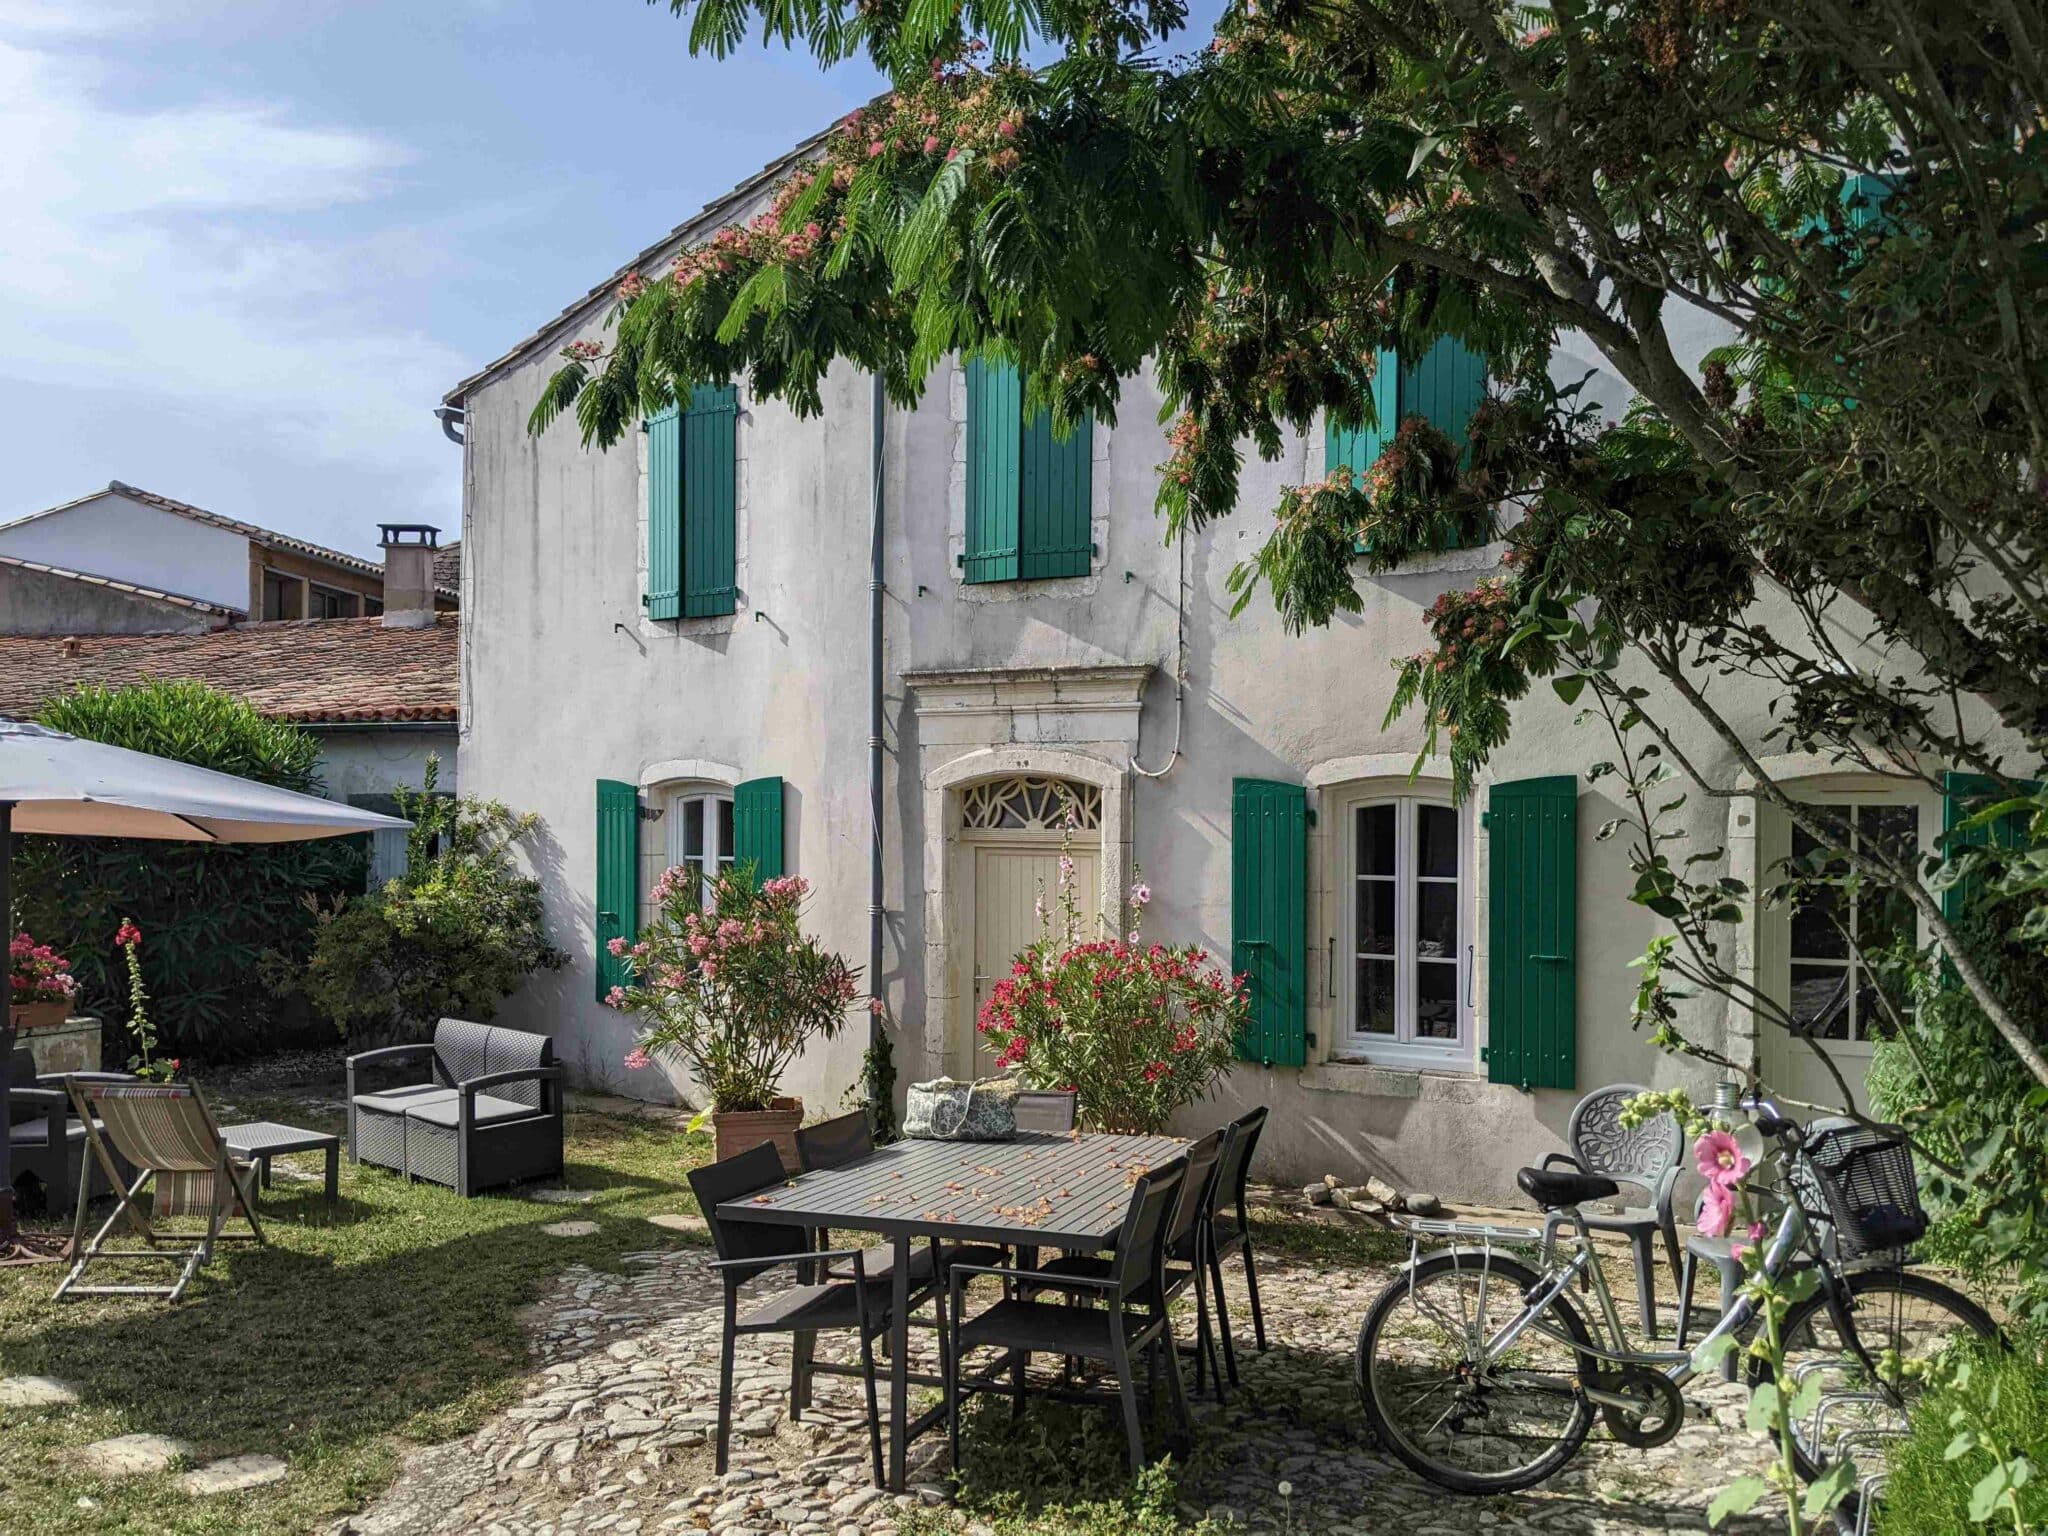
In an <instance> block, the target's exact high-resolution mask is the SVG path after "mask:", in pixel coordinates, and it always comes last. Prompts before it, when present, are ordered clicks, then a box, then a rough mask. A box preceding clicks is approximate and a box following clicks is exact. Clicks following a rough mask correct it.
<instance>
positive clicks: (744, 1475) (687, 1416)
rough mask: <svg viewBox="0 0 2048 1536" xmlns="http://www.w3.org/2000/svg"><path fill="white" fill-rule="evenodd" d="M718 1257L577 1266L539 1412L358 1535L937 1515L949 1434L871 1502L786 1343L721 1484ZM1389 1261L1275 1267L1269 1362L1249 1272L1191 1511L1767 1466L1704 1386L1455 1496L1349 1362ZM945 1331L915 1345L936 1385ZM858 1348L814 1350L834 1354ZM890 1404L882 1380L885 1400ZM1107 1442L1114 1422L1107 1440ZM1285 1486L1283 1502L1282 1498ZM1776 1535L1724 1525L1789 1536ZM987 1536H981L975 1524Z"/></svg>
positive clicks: (1673, 1495)
mask: <svg viewBox="0 0 2048 1536" xmlns="http://www.w3.org/2000/svg"><path fill="white" fill-rule="evenodd" d="M704 1258H705V1250H704V1249H703V1248H702V1247H695V1248H686V1249H682V1250H680V1251H650V1252H646V1253H640V1254H634V1255H630V1256H628V1260H627V1262H628V1265H629V1272H628V1273H627V1274H626V1275H623V1276H618V1275H600V1274H595V1273H592V1272H590V1271H587V1270H583V1269H582V1268H580V1267H577V1268H573V1269H571V1270H570V1271H568V1272H567V1273H566V1274H564V1275H563V1276H561V1277H559V1278H558V1280H557V1281H556V1283H555V1285H554V1287H553V1289H552V1290H551V1292H550V1293H549V1294H548V1296H547V1297H546V1299H545V1300H544V1301H543V1302H542V1303H541V1304H540V1305H539V1306H537V1307H536V1308H535V1309H534V1310H533V1312H532V1313H531V1314H530V1320H529V1326H530V1327H531V1328H532V1330H533V1347H534V1357H535V1364H536V1374H535V1376H534V1377H533V1379H532V1381H531V1383H530V1385H529V1391H528V1395H527V1396H526V1398H525V1399H524V1400H523V1401H521V1402H520V1403H518V1404H516V1405H514V1406H513V1407H511V1408H510V1409H508V1410H507V1411H506V1412H505V1413H503V1414H502V1415H500V1416H499V1417H498V1418H496V1419H494V1420H493V1421H491V1422H490V1423H489V1424H487V1425H485V1426H484V1427H483V1428H482V1429H480V1430H478V1431H477V1432H476V1433H475V1434H474V1435H472V1436H470V1437H469V1438H468V1439H467V1440H463V1441H459V1442H455V1443H453V1444H451V1445H445V1446H437V1447H434V1448H432V1449H429V1450H426V1451H422V1452H419V1453H417V1454H416V1455H415V1456H414V1457H413V1458H412V1460H411V1461H410V1462H409V1463H408V1465H407V1467H406V1469H405V1471H404V1473H403V1474H402V1475H401V1477H400V1479H399V1481H398V1484H397V1485H396V1486H395V1487H394V1488H393V1489H392V1490H391V1491H390V1493H389V1494H388V1495H387V1496H386V1497H384V1498H383V1499H381V1500H379V1501H378V1502H377V1503H376V1504H375V1505H374V1506H372V1508H371V1509H369V1510H366V1511H364V1512H363V1513H361V1514H358V1515H355V1516H353V1517H351V1518H350V1519H348V1520H346V1521H343V1522H341V1523H340V1524H338V1525H337V1526H335V1527H333V1528H332V1530H333V1531H334V1532H335V1533H337V1536H338V1533H341V1532H347V1533H350V1536H399V1533H401V1532H402V1533H408V1536H409V1533H412V1532H420V1533H424V1536H579V1533H585V1532H588V1533H593V1536H595V1533H600V1532H603V1533H615V1536H685V1533H695V1532H699V1531H708V1532H710V1533H711V1536H743V1533H750V1532H751V1533H756V1536H894V1533H895V1531H896V1529H897V1524H898V1522H899V1521H900V1520H901V1519H902V1517H903V1515H904V1513H905V1512H906V1511H907V1510H908V1509H910V1508H911V1507H913V1506H915V1505H916V1504H918V1503H921V1502H925V1503H937V1502H942V1501H943V1500H944V1499H945V1497H946V1494H945V1487H944V1479H945V1475H946V1472H947V1470H948V1468H947V1463H946V1460H945V1439H944V1436H943V1435H928V1436H927V1437H925V1438H924V1439H923V1440H920V1441H919V1442H918V1443H917V1445H916V1446H915V1447H913V1451H912V1463H911V1482H912V1484H913V1491H912V1492H911V1493H907V1494H902V1495H891V1494H886V1493H882V1492H880V1491H879V1490H876V1489H874V1488H872V1487H870V1486H869V1481H868V1469H867V1435H866V1429H865V1421H864V1418H863V1414H862V1405H861V1399H860V1388H859V1383H858V1382H857V1381H855V1380H851V1379H844V1378H833V1377H823V1378H819V1379H818V1380H817V1381H816V1383H815V1395H814V1399H813V1403H812V1405H811V1406H810V1407H809V1408H807V1409H806V1410H805V1411H804V1413H803V1416H802V1420H801V1422H796V1423H792V1422H791V1421H790V1418H789V1414H788V1402H787V1398H788V1386H789V1353H788V1350H789V1341H788V1339H786V1338H782V1337H776V1336H765V1337H754V1338H743V1339H741V1340H740V1341H739V1345H738V1349H737V1351H736V1362H737V1363H736V1372H735V1391H734V1419H733V1422H734V1439H733V1455H732V1470H731V1471H729V1472H728V1473H727V1474H726V1475H725V1476H724V1477H723V1478H719V1477H717V1476H716V1475H714V1473H713V1472H712V1456H711V1447H710V1445H709V1443H708V1440H709V1436H710V1435H711V1433H712V1431H713V1430H714V1428H715V1425H716V1419H717V1381H718V1350H719V1339H718V1325H719V1313H720V1307H719V1298H720V1287H719V1282H718V1280H717V1278H716V1276H714V1275H712V1274H711V1273H709V1272H708V1271H706V1270H705V1268H704V1262H703V1261H704ZM1391 1274H1392V1271H1391V1270H1390V1269H1388V1268H1386V1267H1384V1266H1344V1267H1336V1266H1330V1265H1314V1264H1301V1263H1286V1262H1281V1261H1278V1260H1274V1261H1271V1262H1268V1263H1266V1264H1264V1265H1262V1266H1261V1270H1260V1291H1261V1297H1262V1300H1263V1301H1264V1303H1265V1315H1266V1324H1267V1333H1268V1337H1269V1340H1270V1342H1271V1345H1272V1348H1271V1349H1270V1350H1269V1351H1268V1352H1267V1353H1265V1354H1263V1355H1260V1354H1257V1353H1256V1352H1254V1350H1253V1349H1252V1346H1251V1341H1250V1337H1249V1332H1250V1330H1249V1327H1248V1326H1247V1322H1246V1320H1247V1319H1248V1318H1249V1315H1250V1313H1249V1308H1248V1297H1247V1295H1246V1294H1245V1290H1244V1284H1243V1273H1242V1270H1241V1269H1233V1271H1232V1274H1231V1276H1230V1277H1229V1279H1228V1282H1227V1297H1228V1300H1229V1303H1230V1306H1231V1309H1232V1315H1233V1318H1234V1320H1235V1321H1236V1323H1237V1333H1238V1336H1239V1338H1240V1341H1241V1342H1242V1344H1243V1349H1242V1352H1241V1353H1240V1355H1239V1364H1240V1368H1241V1372H1242V1376H1243V1382H1242V1385H1241V1387H1240V1388H1239V1389H1238V1390H1237V1391H1235V1392H1234V1393H1233V1394H1232V1396H1231V1399H1230V1401H1229V1402H1228V1403H1227V1404H1225V1405H1221V1406H1219V1405H1217V1404H1216V1403H1215V1402H1214V1401H1213V1400H1208V1399H1204V1400H1198V1401H1197V1403H1196V1405H1195V1412H1196V1432H1197V1437H1198V1441H1199V1444H1200V1447H1201V1450H1200V1454H1199V1455H1198V1456H1197V1458H1196V1460H1195V1462H1194V1463H1193V1465H1191V1466H1190V1467H1189V1469H1188V1471H1187V1472H1186V1473H1185V1474H1184V1475H1183V1477H1182V1480H1181V1487H1182V1492H1183V1496H1184V1500H1185V1504H1186V1508H1187V1511H1188V1513H1189V1514H1190V1515H1191V1516H1200V1515H1202V1514H1209V1515H1213V1516H1214V1517H1215V1518H1216V1519H1217V1520H1218V1521H1220V1522H1223V1523H1226V1524H1230V1523H1235V1524H1238V1525H1242V1526H1244V1527H1246V1528H1248V1529H1249V1530H1253V1531H1275V1532H1279V1531H1292V1532H1316V1533H1318V1536H1323V1533H1328V1536H1367V1533H1384V1532H1388V1531H1399V1532H1401V1533H1402V1536H1474V1533H1475V1532H1480V1531H1485V1532H1492V1531H1496V1530H1497V1531H1501V1532H1509V1531H1516V1532H1537V1533H1546V1536H1650V1533H1652V1532H1656V1533H1663V1532H1666V1531H1673V1530H1678V1531H1704V1530H1705V1529H1706V1518H1705V1509H1706V1505H1707V1502H1708V1500H1709V1499H1711V1498H1712V1496H1713V1494H1714V1492H1715V1491H1716V1490H1717V1489H1718V1488H1720V1487H1721V1486H1723V1485H1724V1484H1725V1483H1727V1482H1728V1481H1730V1480H1731V1479H1732V1478H1733V1477H1735V1476H1737V1475H1739V1474H1740V1473H1742V1472H1748V1471H1757V1470H1761V1468H1762V1467H1763V1466H1764V1465H1765V1464H1766V1463H1767V1461H1768V1459H1769V1458H1768V1453H1767V1451H1766V1449H1765V1447H1764V1446H1763V1444H1762V1442H1761V1441H1759V1440H1757V1439H1755V1438H1753V1437H1752V1436H1750V1435H1749V1434H1748V1433H1747V1432H1746V1431H1745V1430H1744V1429H1743V1428H1742V1403H1743V1394H1742V1392H1741V1390H1740V1389H1739V1388H1737V1387H1734V1386H1731V1385H1728V1384H1725V1383H1722V1382H1720V1381H1719V1380H1714V1381H1708V1382H1699V1383H1695V1384H1694V1385H1693V1387H1692V1388H1691V1389H1690V1392H1689V1398H1690V1408H1691V1413H1690V1415H1689V1420H1688V1423H1687V1424H1686V1427H1685V1428H1684V1429H1683V1430H1682V1431H1681V1432H1680V1433H1679V1435H1678V1437H1677V1438H1676V1439H1675V1440H1673V1441H1672V1442H1671V1443H1669V1444H1667V1445H1665V1446H1662V1447H1660V1448H1658V1449H1656V1450H1653V1451H1645V1452H1636V1451H1630V1450H1628V1449H1626V1448H1624V1447H1622V1446H1619V1445H1616V1444H1615V1443H1613V1442H1612V1441H1609V1440H1607V1439H1606V1438H1605V1436H1604V1433H1596V1436H1595V1438H1594V1440H1593V1441H1591V1442H1589V1445H1588V1448H1587V1450H1586V1452H1585V1453H1584V1454H1583V1455H1582V1456H1581V1457H1580V1458H1579V1460H1578V1461H1577V1462H1575V1463H1574V1464H1573V1466H1572V1467H1570V1468H1568V1469H1567V1470H1566V1471H1565V1472H1564V1473H1562V1474H1561V1475H1560V1476H1559V1477H1557V1478H1555V1479H1553V1480H1552V1481H1551V1482H1550V1483H1548V1484H1546V1485H1545V1486H1543V1487H1541V1488H1537V1489H1532V1490H1530V1491H1528V1492H1526V1493H1522V1494H1516V1495H1511V1496H1502V1497H1495V1498H1487V1499H1459V1498H1456V1497H1455V1496H1452V1495H1449V1494H1446V1493H1444V1492H1443V1491H1442V1490H1439V1489H1437V1488H1434V1487H1432V1486H1430V1485H1429V1484H1426V1483H1423V1482H1422V1481H1420V1480H1419V1479H1417V1478H1415V1477H1414V1476H1412V1475H1411V1474H1410V1473H1409V1472H1408V1471H1407V1470H1406V1469H1405V1468H1403V1467H1401V1466H1400V1465H1399V1464H1398V1463H1397V1462H1395V1461H1393V1460H1392V1458H1390V1457H1388V1456H1386V1455H1384V1454H1382V1453H1381V1452H1380V1451H1379V1450H1378V1449H1377V1448H1376V1447H1375V1446H1374V1445H1373V1444H1372V1443H1371V1440H1370V1438H1369V1436H1368V1435H1367V1434H1366V1432H1365V1428H1364V1422H1363V1415H1362V1413H1361V1411H1360V1409H1359V1407H1358V1402H1357V1397H1356V1391H1355V1388H1354V1387H1353V1385H1352V1380H1351V1349H1352V1345H1353V1342H1354V1341H1355V1338H1356V1333H1357V1328H1358V1324H1359V1322H1360V1320H1361V1319H1362V1318H1363V1316H1364V1314H1365V1311H1366V1309H1367V1307H1368V1306H1369V1305H1370V1304H1371V1301H1372V1299H1373V1297H1374V1296H1375V1295H1376V1294H1377V1293H1378V1292H1379V1290H1380V1289H1381V1288H1382V1287H1383V1286H1384V1285H1385V1284H1386V1283H1387V1281H1388V1279H1389V1278H1390V1276H1391ZM929 1337H930V1336H929V1334H928V1333H925V1334H919V1335H916V1336H914V1337H913V1348H914V1350H916V1351H918V1363H919V1365H920V1368H925V1367H929V1365H930V1364H931V1363H932V1362H931V1361H930V1360H929V1359H927V1358H926V1354H927V1353H928V1350H929V1345H928V1344H927V1343H926V1342H925V1341H926V1340H927V1339H928V1338H929ZM845 1350H846V1346H845V1344H844V1343H843V1341H829V1337H828V1338H821V1340H820V1347H819V1354H820V1357H821V1358H825V1359H841V1358H845ZM882 1395H883V1402H884V1411H885V1413H886V1408H887V1384H886V1380H885V1381H884V1383H883V1394H882ZM1114 1432H1115V1431H1114V1426H1113V1425H1112V1424H1111V1423H1110V1421H1109V1420H1108V1419H1107V1418H1105V1421H1104V1433H1106V1434H1113V1433H1114ZM1283 1483H1284V1484H1286V1485H1287V1487H1288V1493H1287V1494H1286V1495H1285V1496H1284V1497H1283V1495H1282V1494H1281V1493H1280V1491H1279V1490H1280V1485H1281V1484H1283ZM1777 1528H1778V1527H1777V1524H1776V1523H1775V1522H1774V1521H1772V1520H1769V1519H1762V1518H1752V1519H1749V1520H1741V1521H1733V1522H1729V1523H1728V1524H1726V1525H1724V1526H1723V1527H1722V1529H1723V1530H1725V1531H1735V1532H1743V1533H1748V1532H1763V1531H1770V1530H1775V1529H1777ZM970 1529H971V1528H970Z"/></svg>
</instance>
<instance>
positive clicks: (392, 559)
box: [377, 523, 441, 629]
mask: <svg viewBox="0 0 2048 1536" xmlns="http://www.w3.org/2000/svg"><path fill="white" fill-rule="evenodd" d="M377 526H378V528H379V530H380V532H381V533H382V535H383V537H382V539H381V541H380V542H381V543H382V544H383V546H384V627H385V628H386V629H426V628H428V627H429V626H431V625H432V624H433V622H434V551H435V549H436V548H437V547H438V545H439V543H440V538H441V530H440V529H438V528H436V527H435V526H434V525H433V524H431V523H379V524H378V525H377Z"/></svg>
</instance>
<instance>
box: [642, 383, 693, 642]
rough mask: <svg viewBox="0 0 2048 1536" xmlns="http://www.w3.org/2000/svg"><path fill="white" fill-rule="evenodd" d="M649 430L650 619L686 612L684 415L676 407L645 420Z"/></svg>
mask: <svg viewBox="0 0 2048 1536" xmlns="http://www.w3.org/2000/svg"><path fill="white" fill-rule="evenodd" d="M644 428H645V431H646V433H647V590H646V592H645V593H643V594H642V596H641V598H640V601H641V603H642V604H643V605H644V606H645V607H646V609H647V616H648V617H649V618H650V619H673V618H675V617H676V616H677V615H678V614H680V613H681V612H682V592H683V417H682V413H681V412H680V411H678V410H677V409H676V408H675V407H674V406H670V407H669V408H668V409H667V410H665V411H662V412H660V413H659V414H657V415H654V416H650V417H648V418H647V420H646V422H645V423H644Z"/></svg>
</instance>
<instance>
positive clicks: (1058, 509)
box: [1017, 411, 1095, 581]
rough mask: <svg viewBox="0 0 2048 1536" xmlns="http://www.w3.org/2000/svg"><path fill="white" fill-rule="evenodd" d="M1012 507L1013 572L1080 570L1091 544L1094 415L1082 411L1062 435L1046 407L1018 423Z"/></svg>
mask: <svg viewBox="0 0 2048 1536" xmlns="http://www.w3.org/2000/svg"><path fill="white" fill-rule="evenodd" d="M1023 432H1024V443H1023V452H1022V459H1023V469H1022V474H1021V476H1020V479H1021V481H1022V485H1021V487H1020V492H1019V498H1018V500H1019V505H1018V510H1017V574H1018V576H1019V577H1020V578H1022V579H1023V580H1025V581H1035V580H1043V579H1045V578H1047V577H1052V576H1086V575H1087V574H1088V570H1089V566H1090V563H1091V561H1092V559H1093V556H1094V553H1095V548H1094V540H1093V536H1092V534H1091V532H1090V530H1089V525H1088V520H1089V513H1090V511H1091V507H1090V500H1091V496H1090V491H1091V475H1092V472H1093V463H1092V460H1093V458H1094V447H1095V419H1094V417H1092V416H1084V417H1083V418H1082V419H1081V420H1080V421H1078V422H1076V423H1075V424H1074V427H1073V430H1072V431H1070V432H1068V434H1067V436H1066V438H1065V440H1064V441H1062V440H1061V439H1060V438H1059V437H1057V436H1056V435H1055V434H1054V432H1053V424H1052V412H1051V411H1040V412H1039V413H1038V414H1037V415H1036V416H1035V417H1033V418H1031V419H1029V420H1027V421H1025V422H1024V424H1023Z"/></svg>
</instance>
